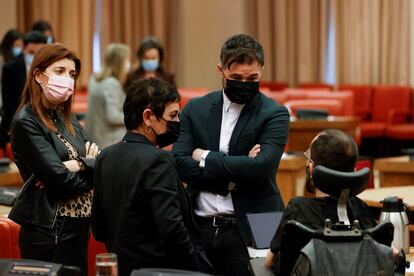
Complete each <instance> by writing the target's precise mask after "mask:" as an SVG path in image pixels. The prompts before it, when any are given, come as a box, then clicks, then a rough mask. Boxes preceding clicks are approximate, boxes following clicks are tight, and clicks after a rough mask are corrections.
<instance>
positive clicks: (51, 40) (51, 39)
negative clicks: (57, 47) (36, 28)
mask: <svg viewBox="0 0 414 276" xmlns="http://www.w3.org/2000/svg"><path fill="white" fill-rule="evenodd" d="M52 42H53V37H52V36H51V35H48V36H47V38H46V43H47V44H52Z"/></svg>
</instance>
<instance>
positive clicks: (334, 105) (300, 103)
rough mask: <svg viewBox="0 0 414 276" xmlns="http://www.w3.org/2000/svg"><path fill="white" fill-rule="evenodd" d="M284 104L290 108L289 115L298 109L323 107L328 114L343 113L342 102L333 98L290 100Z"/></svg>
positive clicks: (294, 113)
mask: <svg viewBox="0 0 414 276" xmlns="http://www.w3.org/2000/svg"><path fill="white" fill-rule="evenodd" d="M285 105H286V107H287V108H288V109H289V110H290V112H291V115H296V112H297V110H298V109H323V110H326V111H327V112H328V113H329V115H334V116H341V115H344V114H343V112H344V111H343V109H344V108H343V104H342V102H341V101H339V100H335V99H304V100H291V101H288V102H286V103H285Z"/></svg>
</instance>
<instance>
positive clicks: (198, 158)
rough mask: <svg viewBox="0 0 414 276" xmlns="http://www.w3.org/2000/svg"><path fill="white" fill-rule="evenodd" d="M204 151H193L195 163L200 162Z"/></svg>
mask: <svg viewBox="0 0 414 276" xmlns="http://www.w3.org/2000/svg"><path fill="white" fill-rule="evenodd" d="M204 151H205V150H203V149H195V150H194V151H193V159H194V160H195V161H197V162H200V161H201V156H202V155H203V153H204Z"/></svg>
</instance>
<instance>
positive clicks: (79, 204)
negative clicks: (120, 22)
mask: <svg viewBox="0 0 414 276" xmlns="http://www.w3.org/2000/svg"><path fill="white" fill-rule="evenodd" d="M79 73H80V61H79V59H78V58H77V57H76V56H75V54H74V53H73V52H71V51H69V50H68V49H66V48H65V46H63V45H61V44H51V45H47V46H44V47H43V48H41V49H40V50H39V52H38V53H37V54H36V55H35V57H34V60H33V63H32V67H31V68H30V71H29V75H28V79H27V83H26V87H25V90H24V92H23V95H22V100H21V103H20V106H19V108H18V111H17V113H16V115H15V117H14V119H13V122H12V126H11V143H12V149H13V153H14V157H15V161H16V165H17V166H18V168H19V171H20V173H21V175H22V177H23V179H24V180H25V184H24V186H23V188H22V191H21V194H20V196H19V198H18V199H17V201H16V204H15V205H14V207H13V209H12V210H11V212H10V215H9V217H10V218H11V219H12V220H14V221H15V222H17V223H19V224H20V225H21V230H20V237H19V244H20V251H21V255H22V257H23V258H27V259H38V260H46V261H52V262H56V263H61V264H64V265H71V266H78V267H80V268H81V270H82V275H86V273H87V245H88V240H89V220H90V219H89V217H90V214H91V208H92V193H91V190H92V188H93V170H92V169H93V165H94V158H95V156H96V155H97V154H98V148H97V146H96V145H95V144H91V143H90V142H89V141H88V139H87V138H86V136H85V135H84V133H83V130H82V127H81V126H80V125H79V123H78V122H77V120H76V119H75V117H74V116H73V115H72V114H71V105H72V97H73V92H74V90H75V81H76V79H77V77H78V76H79Z"/></svg>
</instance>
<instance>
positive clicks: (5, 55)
mask: <svg viewBox="0 0 414 276" xmlns="http://www.w3.org/2000/svg"><path fill="white" fill-rule="evenodd" d="M22 52H23V36H22V34H21V33H20V32H19V31H18V30H16V29H11V30H9V31H7V33H6V34H5V35H4V36H3V39H2V41H1V43H0V77H1V75H2V70H3V65H4V64H6V63H8V62H10V61H12V60H14V59H15V58H17V57H18V56H20V55H21V53H22ZM0 95H1V85H0ZM2 107H3V102H2V99H1V98H0V108H2ZM2 113H3V112H1V114H2Z"/></svg>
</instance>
